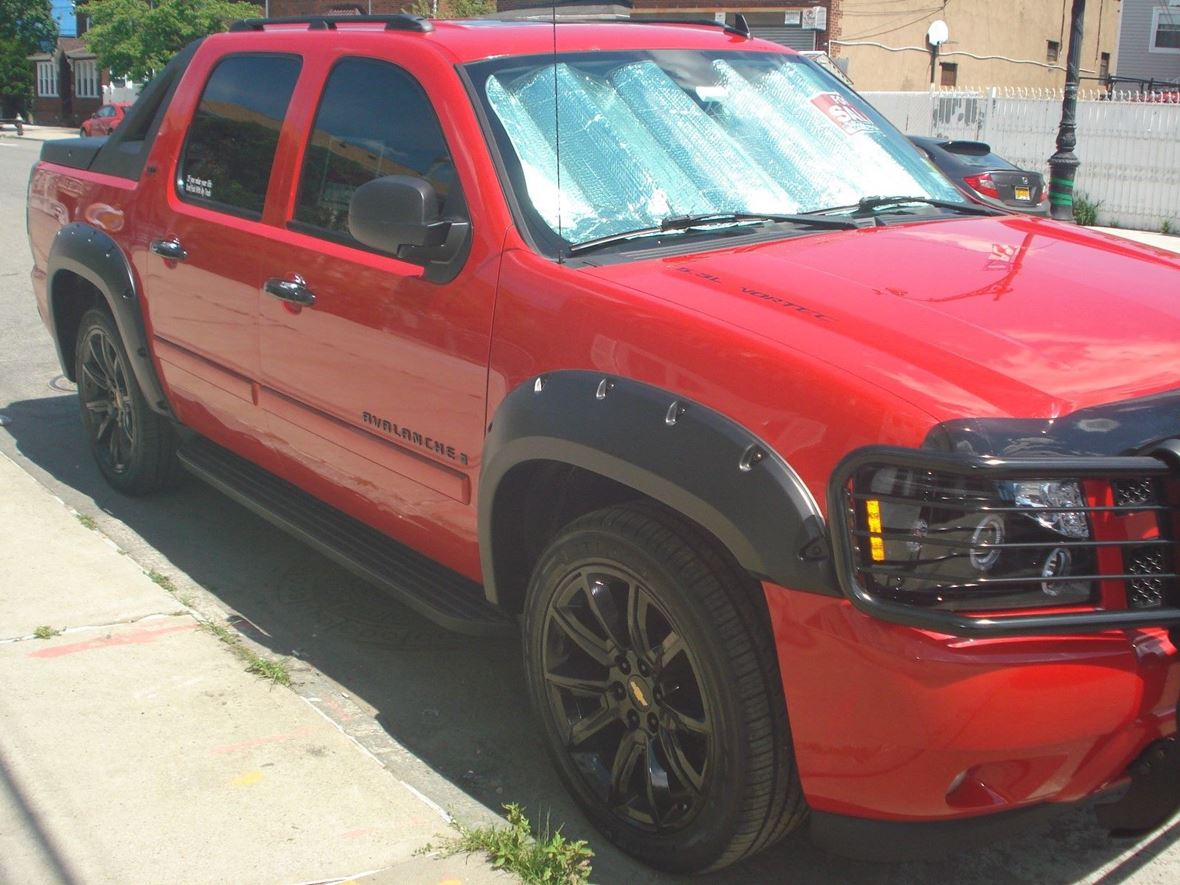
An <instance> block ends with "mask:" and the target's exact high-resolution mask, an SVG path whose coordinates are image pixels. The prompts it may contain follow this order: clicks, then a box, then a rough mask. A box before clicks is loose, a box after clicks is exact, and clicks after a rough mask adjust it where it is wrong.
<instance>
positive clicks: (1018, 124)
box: [865, 90, 1180, 230]
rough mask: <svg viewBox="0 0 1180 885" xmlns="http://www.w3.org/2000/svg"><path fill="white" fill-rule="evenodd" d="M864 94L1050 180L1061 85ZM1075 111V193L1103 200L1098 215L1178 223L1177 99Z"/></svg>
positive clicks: (1118, 220)
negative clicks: (1024, 91) (1056, 89)
mask: <svg viewBox="0 0 1180 885" xmlns="http://www.w3.org/2000/svg"><path fill="white" fill-rule="evenodd" d="M865 98H867V99H868V100H869V101H870V102H871V103H872V104H873V105H874V106H875V107H876V108H877V109H878V110H880V111H881V113H882V114H884V115H885V116H886V117H887V118H888V119H889V121H890V122H891V123H893V125H895V126H897V127H898V128H899V129H901V131H902V132H906V133H908V134H910V135H938V136H945V137H948V138H963V139H970V140H974V141H985V142H987V143H988V144H990V145H991V146H992V148H993V150H995V152H996V153H998V154H999V155H1000V156H1002V157H1004V158H1005V159H1007V160H1010V161H1011V162H1013V163H1015V164H1016V165H1017V166H1022V167H1024V168H1026V169H1034V170H1037V171H1039V172H1041V173H1042V174H1043V175H1044V176H1045V180H1046V181H1048V178H1049V157H1050V156H1052V154H1053V152H1054V151H1055V150H1056V141H1057V127H1058V124H1059V123H1060V121H1061V94H1060V93H1057V94H1056V95H1053V96H1048V95H1045V94H1044V93H1042V94H1041V95H1040V96H1037V97H1028V96H1027V95H1021V94H1014V93H1010V92H1000V91H998V90H991V91H989V92H938V91H931V92H868V93H865ZM1077 119H1078V129H1077V135H1078V146H1077V148H1076V150H1075V153H1076V154H1077V156H1078V159H1079V160H1080V161H1081V164H1082V165H1081V167H1080V168H1079V169H1078V175H1077V181H1076V184H1075V186H1074V193H1075V194H1077V195H1083V196H1084V197H1085V198H1086V199H1088V200H1090V201H1091V202H1096V203H1099V204H1100V205H1099V208H1098V219H1099V222H1100V223H1102V224H1110V223H1114V224H1118V225H1120V226H1122V227H1129V228H1138V229H1140V230H1159V229H1160V228H1161V227H1162V226H1163V225H1164V224H1165V222H1166V223H1168V224H1169V225H1170V226H1171V227H1172V228H1173V229H1175V228H1176V227H1180V104H1176V103H1156V102H1143V101H1117V100H1116V101H1109V100H1107V101H1099V100H1093V99H1085V100H1081V101H1079V102H1078V113H1077Z"/></svg>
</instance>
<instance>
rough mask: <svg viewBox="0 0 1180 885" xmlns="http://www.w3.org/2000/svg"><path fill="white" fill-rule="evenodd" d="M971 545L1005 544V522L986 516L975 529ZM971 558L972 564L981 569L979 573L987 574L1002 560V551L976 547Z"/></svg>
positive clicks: (996, 517)
mask: <svg viewBox="0 0 1180 885" xmlns="http://www.w3.org/2000/svg"><path fill="white" fill-rule="evenodd" d="M971 543H972V544H1003V543H1004V520H1002V519H1000V517H998V516H985V517H984V518H983V520H982V521H981V522H980V523H979V525H977V526H976V527H975V532H974V533H973V534H972V535H971ZM970 556H971V564H972V565H973V566H975V567H976V568H977V569H979V571H981V572H986V571H987V570H988V569H990V568H991V567H992V566H993V565H995V564H996V560H998V559H999V558H1000V551H999V550H994V549H989V548H987V547H974V548H972V550H971V554H970Z"/></svg>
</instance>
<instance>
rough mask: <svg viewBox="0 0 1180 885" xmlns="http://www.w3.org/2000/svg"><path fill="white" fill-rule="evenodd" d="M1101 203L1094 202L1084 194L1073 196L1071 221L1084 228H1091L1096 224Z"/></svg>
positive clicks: (1099, 201)
mask: <svg viewBox="0 0 1180 885" xmlns="http://www.w3.org/2000/svg"><path fill="white" fill-rule="evenodd" d="M1101 205H1102V201H1101V200H1098V201H1097V202H1094V201H1092V200H1090V199H1089V198H1088V197H1087V196H1086V195H1085V194H1074V196H1073V220H1074V221H1076V222H1077V223H1078V224H1081V225H1084V226H1086V227H1093V226H1094V225H1096V224H1097V223H1098V207H1099V206H1101Z"/></svg>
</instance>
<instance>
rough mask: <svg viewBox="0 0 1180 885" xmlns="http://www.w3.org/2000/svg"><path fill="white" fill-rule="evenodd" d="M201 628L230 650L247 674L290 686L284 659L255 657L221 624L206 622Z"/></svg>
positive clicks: (239, 638) (239, 639) (236, 636)
mask: <svg viewBox="0 0 1180 885" xmlns="http://www.w3.org/2000/svg"><path fill="white" fill-rule="evenodd" d="M202 626H203V627H204V628H205V629H206V630H208V631H209V632H210V633H212V634H213V635H214V636H216V637H217V638H218V639H220V640H221V641H222V642H224V643H225V644H226V645H228V646H229V647H230V650H231V651H232V652H233V653H234V654H236V655H237V656H238V657H239V658H240V659H241V660H242V661H244V662H245V664H246V672H247V673H253V674H255V675H256V676H261V677H262V678H263V679H269V680H270V681H271V682H273V683H277V684H278V685H290V684H291V671H290V670H288V669H287V659H286V658H279V659H278V660H272V659H270V658H264V657H262V656H261V655H256V654H255V653H254V652H252V651H250V649H248V648H246V646H244V645H242V640H241V637H240V636H238V635H237V634H236V633H234V632H233V631H232V630H230V629H229V628H228V627H226V626H224V625H222V624H215V623H213V622H212V621H206V622H205V623H204V624H202Z"/></svg>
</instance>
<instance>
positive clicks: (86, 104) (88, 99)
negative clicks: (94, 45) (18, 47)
mask: <svg viewBox="0 0 1180 885" xmlns="http://www.w3.org/2000/svg"><path fill="white" fill-rule="evenodd" d="M51 12H52V15H53V18H54V20H55V21H56V22H57V31H58V38H57V43H56V44H55V45H54V46H53V47H52V48H51V49H49V50H48V51H45V52H38V53H36V54H34V55H30V56H29V61H30V62H31V63H32V65H33V108H32V111H33V114H32V116H33V119H34V120H36V121H37V122H38V123H41V124H44V125H49V126H77V125H79V124H80V123H81V122H82V121H83V120H85V119H86V118H87V117H89V116H90V115H91V114H93V113H94V112H95V111H96V110H98V109H99V108H100V107H101V106H102V104H103V88H104V87H108V88H109V85H110V75H109V72H107V71H105V70H103V69H101V68H100V67H99V66H98V62H97V61H96V60H95V58H94V53H93V52H91V51H90V50H89V49H87V48H86V44H85V43H84V42H83V41H82V34H84V33H85V32H86V26H87V23H88V19H87V17H86V16H84V15H78V14H77V13H76V12H75V9H74V4H73V2H72V0H53V2H52V4H51Z"/></svg>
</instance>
